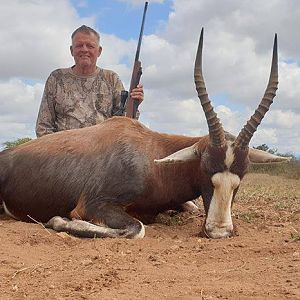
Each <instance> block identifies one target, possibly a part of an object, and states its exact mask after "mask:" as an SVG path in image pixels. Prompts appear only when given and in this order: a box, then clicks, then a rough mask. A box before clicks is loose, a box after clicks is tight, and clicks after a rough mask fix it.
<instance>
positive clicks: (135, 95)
mask: <svg viewBox="0 0 300 300" xmlns="http://www.w3.org/2000/svg"><path fill="white" fill-rule="evenodd" d="M130 96H131V98H132V99H134V100H137V101H139V102H140V104H141V102H142V101H143V100H144V87H143V85H142V84H138V85H137V87H136V88H134V89H132V91H131V93H130Z"/></svg>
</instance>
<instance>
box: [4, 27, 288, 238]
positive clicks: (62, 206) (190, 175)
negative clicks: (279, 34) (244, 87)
mask: <svg viewBox="0 0 300 300" xmlns="http://www.w3.org/2000/svg"><path fill="white" fill-rule="evenodd" d="M202 46H203V29H202V31H201V36H200V41H199V46H198V51H197V57H196V62H195V83H196V89H197V91H198V96H199V98H200V101H201V105H202V107H203V110H204V112H205V116H206V119H207V124H208V128H209V135H207V136H203V137H186V136H178V135H168V134H161V133H158V132H153V131H151V130H150V129H148V128H146V127H145V126H143V125H142V124H141V123H140V122H138V121H137V120H133V119H129V118H126V117H114V118H112V119H109V120H107V121H105V122H103V123H102V124H99V125H95V126H92V127H88V128H83V129H76V130H69V131H64V132H58V133H55V134H51V135H46V136H43V137H41V138H38V139H36V140H33V141H30V142H28V143H26V144H23V145H20V146H18V147H15V148H13V149H10V150H5V151H3V152H2V153H1V154H0V196H1V200H2V201H3V206H4V209H5V211H6V212H7V214H9V215H10V216H12V217H14V218H16V219H19V220H23V221H30V220H32V219H33V220H37V221H39V222H47V224H46V226H48V227H50V228H53V229H54V230H56V231H66V232H69V233H71V234H74V235H77V236H82V237H126V238H142V237H143V236H144V234H145V230H144V226H143V224H142V222H140V221H139V220H138V219H135V218H134V217H133V216H135V217H136V216H139V215H143V214H148V215H153V216H154V215H156V214H158V213H159V212H162V211H165V210H167V209H174V208H177V207H178V206H179V205H180V204H183V203H185V202H187V201H189V200H193V199H195V198H197V197H199V196H200V195H201V196H202V198H203V202H204V208H205V212H206V218H205V221H204V224H203V232H204V233H205V234H206V236H207V237H211V238H224V237H229V236H231V235H232V234H233V222H232V218H231V206H232V202H233V199H234V196H235V194H236V192H237V190H238V187H239V185H240V182H241V179H242V178H243V176H244V174H245V173H246V170H247V166H248V162H249V160H251V161H254V162H273V161H283V160H285V159H286V158H282V157H278V156H275V155H272V154H269V153H266V152H262V151H259V150H254V149H249V147H248V146H249V142H250V139H251V137H252V135H253V134H254V132H255V131H256V129H257V126H258V125H259V124H260V122H261V120H262V119H263V117H264V115H265V113H266V112H267V111H268V109H269V107H270V105H271V103H272V101H273V98H274V96H275V92H276V89H277V84H278V70H277V69H278V66H277V39H276V36H275V40H274V47H273V59H272V68H271V75H270V80H269V83H268V86H267V89H266V92H265V95H264V97H263V99H262V100H261V102H260V104H259V106H258V109H257V110H256V111H255V113H254V114H253V116H252V117H251V119H250V120H249V121H248V122H247V124H246V125H245V126H244V128H243V129H242V130H241V132H240V133H239V135H238V136H237V138H233V137H232V135H230V134H227V133H225V131H224V130H223V127H222V125H221V123H220V122H219V119H218V118H217V115H216V113H215V112H214V110H213V107H212V105H211V103H210V100H209V98H208V95H207V93H206V88H205V84H204V79H203V76H202Z"/></svg>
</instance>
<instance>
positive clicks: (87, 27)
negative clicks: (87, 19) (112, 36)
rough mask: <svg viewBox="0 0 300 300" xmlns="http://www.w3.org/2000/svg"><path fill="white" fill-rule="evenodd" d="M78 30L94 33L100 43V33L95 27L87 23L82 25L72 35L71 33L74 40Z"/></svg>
mask: <svg viewBox="0 0 300 300" xmlns="http://www.w3.org/2000/svg"><path fill="white" fill-rule="evenodd" d="M78 32H83V33H86V34H91V33H92V34H94V35H95V36H96V38H97V41H98V44H100V34H99V33H98V32H97V31H96V30H95V29H93V28H91V27H89V26H86V25H81V26H80V27H78V28H77V29H76V30H75V31H74V32H73V33H72V35H71V38H72V40H73V38H74V36H75V34H76V33H78Z"/></svg>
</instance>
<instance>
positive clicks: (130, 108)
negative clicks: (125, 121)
mask: <svg viewBox="0 0 300 300" xmlns="http://www.w3.org/2000/svg"><path fill="white" fill-rule="evenodd" d="M147 7H148V2H145V7H144V13H143V20H142V26H141V31H140V36H139V42H138V45H137V49H136V54H135V59H134V65H133V70H132V76H131V81H130V88H129V93H128V98H127V101H126V110H125V116H126V117H128V118H134V119H135V118H136V112H137V109H138V106H139V104H140V102H139V101H138V100H134V99H132V98H131V96H130V93H131V91H132V90H133V89H134V88H136V87H137V85H138V84H139V83H140V78H141V75H142V63H141V61H140V60H139V56H140V49H141V43H142V37H143V31H144V23H145V16H146V12H147Z"/></svg>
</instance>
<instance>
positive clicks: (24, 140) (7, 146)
mask: <svg viewBox="0 0 300 300" xmlns="http://www.w3.org/2000/svg"><path fill="white" fill-rule="evenodd" d="M31 140H32V139H31V138H29V137H25V138H20V139H17V140H15V141H11V142H5V143H3V145H4V149H5V150H6V149H10V148H13V147H16V146H18V145H21V144H24V143H27V142H29V141H31Z"/></svg>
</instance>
